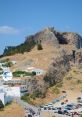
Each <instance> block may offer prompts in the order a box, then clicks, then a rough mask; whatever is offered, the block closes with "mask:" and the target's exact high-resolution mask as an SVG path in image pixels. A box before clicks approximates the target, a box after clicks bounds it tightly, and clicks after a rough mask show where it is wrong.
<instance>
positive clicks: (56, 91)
mask: <svg viewBox="0 0 82 117" xmlns="http://www.w3.org/2000/svg"><path fill="white" fill-rule="evenodd" d="M52 91H53V93H55V94H59V93H60V91H59V89H58V88H57V87H55V88H53V89H52Z"/></svg>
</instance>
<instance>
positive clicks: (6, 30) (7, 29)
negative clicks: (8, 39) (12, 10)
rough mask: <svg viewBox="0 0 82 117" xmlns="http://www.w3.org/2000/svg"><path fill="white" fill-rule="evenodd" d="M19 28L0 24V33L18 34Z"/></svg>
mask: <svg viewBox="0 0 82 117" xmlns="http://www.w3.org/2000/svg"><path fill="white" fill-rule="evenodd" d="M19 32H20V30H18V29H15V28H13V27H10V26H0V33H1V34H18V33H19Z"/></svg>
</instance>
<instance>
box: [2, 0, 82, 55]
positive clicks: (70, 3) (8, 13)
mask: <svg viewBox="0 0 82 117" xmlns="http://www.w3.org/2000/svg"><path fill="white" fill-rule="evenodd" d="M48 26H54V27H55V29H57V30H58V31H72V32H77V33H79V34H81V35H82V0H0V54H1V53H2V52H3V49H4V48H5V46H8V45H9V46H10V45H17V44H20V43H22V42H24V40H25V37H26V36H27V35H30V34H34V33H36V32H37V31H40V30H41V29H43V28H45V27H48Z"/></svg>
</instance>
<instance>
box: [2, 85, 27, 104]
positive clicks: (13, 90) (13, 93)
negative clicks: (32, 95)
mask: <svg viewBox="0 0 82 117" xmlns="http://www.w3.org/2000/svg"><path fill="white" fill-rule="evenodd" d="M26 93H28V91H27V87H26V85H20V86H14V87H9V86H7V85H2V86H0V100H2V102H3V104H4V105H5V104H6V103H7V102H11V101H12V100H13V99H14V98H16V97H19V98H20V97H21V96H23V95H25V94H26Z"/></svg>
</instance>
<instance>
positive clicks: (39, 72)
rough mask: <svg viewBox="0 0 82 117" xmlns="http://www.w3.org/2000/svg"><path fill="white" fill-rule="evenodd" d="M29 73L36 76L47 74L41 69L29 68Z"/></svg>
mask: <svg viewBox="0 0 82 117" xmlns="http://www.w3.org/2000/svg"><path fill="white" fill-rule="evenodd" d="M27 72H36V75H43V74H44V73H45V71H44V70H43V69H39V68H35V67H28V68H27Z"/></svg>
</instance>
